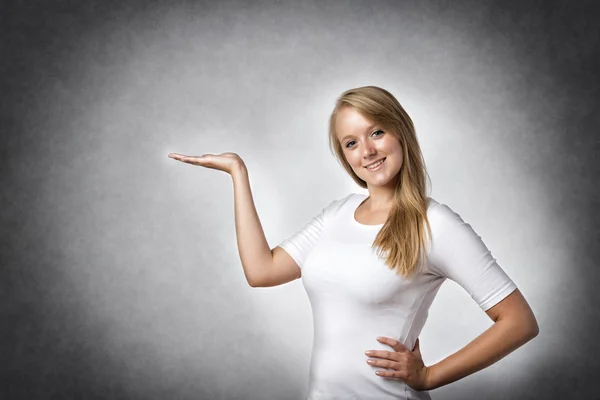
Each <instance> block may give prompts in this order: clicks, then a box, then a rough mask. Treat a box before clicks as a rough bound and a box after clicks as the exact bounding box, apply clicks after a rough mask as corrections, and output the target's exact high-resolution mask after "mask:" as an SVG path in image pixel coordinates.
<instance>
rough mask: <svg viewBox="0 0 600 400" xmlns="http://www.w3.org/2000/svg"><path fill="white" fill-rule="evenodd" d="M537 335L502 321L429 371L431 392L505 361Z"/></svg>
mask: <svg viewBox="0 0 600 400" xmlns="http://www.w3.org/2000/svg"><path fill="white" fill-rule="evenodd" d="M536 335H537V327H533V326H531V325H528V324H526V323H522V322H518V321H511V320H508V319H507V320H498V321H497V322H495V323H494V325H492V326H491V327H490V328H489V329H487V330H486V331H484V332H483V333H482V334H481V335H479V336H478V337H476V338H475V339H474V340H473V341H471V342H470V343H469V344H468V345H466V346H465V347H463V348H462V349H461V350H459V351H457V352H456V353H454V354H452V355H450V356H449V357H447V358H445V359H443V360H442V361H440V362H438V363H437V364H434V365H432V366H431V367H429V375H428V378H427V380H428V384H427V386H428V389H430V390H431V389H436V388H438V387H440V386H444V385H447V384H449V383H452V382H454V381H457V380H459V379H461V378H464V377H466V376H468V375H471V374H473V373H475V372H477V371H480V370H482V369H484V368H486V367H488V366H490V365H492V364H494V363H495V362H497V361H499V360H500V359H502V358H504V357H505V356H507V355H508V354H510V353H511V352H513V351H514V350H516V349H517V348H519V347H520V346H522V345H523V344H525V343H527V342H528V341H529V340H531V339H533V338H534V337H535V336H536Z"/></svg>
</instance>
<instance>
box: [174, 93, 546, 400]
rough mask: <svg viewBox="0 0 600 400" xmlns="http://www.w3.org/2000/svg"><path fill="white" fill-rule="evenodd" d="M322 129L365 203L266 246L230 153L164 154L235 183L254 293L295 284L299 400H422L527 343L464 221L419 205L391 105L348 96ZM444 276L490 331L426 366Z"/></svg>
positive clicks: (406, 126) (402, 117) (515, 297)
mask: <svg viewBox="0 0 600 400" xmlns="http://www.w3.org/2000/svg"><path fill="white" fill-rule="evenodd" d="M329 122H330V124H329V140H330V145H331V147H332V149H333V151H334V153H335V154H336V156H337V158H338V160H339V162H340V163H341V165H342V166H343V167H344V169H345V170H346V171H347V172H348V174H349V175H350V176H351V177H352V179H354V181H355V182H356V183H357V184H358V185H359V186H360V187H362V188H366V189H368V191H369V195H368V196H367V195H362V194H356V193H351V194H349V195H347V196H345V197H343V198H340V199H336V200H334V201H332V202H330V203H329V204H328V205H327V206H326V207H325V208H323V209H322V211H321V212H320V213H318V215H316V216H315V217H314V218H312V219H311V220H310V221H309V222H308V223H307V224H306V225H305V226H304V227H303V228H302V229H301V230H299V231H297V232H296V233H294V234H293V235H291V236H290V237H289V238H288V239H286V240H284V241H283V242H282V243H280V244H279V246H276V247H275V248H273V249H270V248H269V245H268V243H267V240H266V238H265V235H264V232H263V230H262V227H261V224H260V221H259V218H258V215H257V213H256V209H255V206H254V201H253V198H252V193H251V190H250V185H249V181H248V171H247V169H246V166H245V164H244V162H243V160H242V159H241V158H240V157H239V156H238V155H237V154H234V153H224V154H220V155H213V154H205V155H203V156H200V157H194V156H184V155H181V154H177V153H171V154H169V157H171V158H174V159H176V160H179V161H182V162H186V163H189V164H193V165H199V166H203V167H208V168H213V169H218V170H221V171H225V172H227V173H228V174H230V175H231V176H232V178H233V185H234V197H235V199H234V203H235V227H236V234H237V244H238V249H239V253H240V258H241V262H242V267H243V269H244V273H245V275H246V279H247V280H248V283H249V284H250V285H251V286H252V287H270V286H276V285H281V284H284V283H287V282H290V281H292V280H294V279H298V278H300V277H302V281H303V284H304V287H305V289H306V291H307V294H308V296H309V299H310V302H311V307H312V311H313V320H314V341H313V351H312V357H311V364H310V374H309V376H310V378H309V387H308V390H307V393H306V399H308V400H318V399H319V400H321V399H379V400H382V399H396V400H397V399H429V398H430V396H429V392H428V391H429V390H432V389H435V388H438V387H440V386H443V385H447V384H449V383H451V382H454V381H456V380H458V379H461V378H463V377H465V376H467V375H470V374H473V373H474V372H476V371H479V370H481V369H483V368H485V367H487V366H489V365H491V364H493V363H495V362H496V361H498V360H500V359H501V358H503V357H504V356H506V355H507V354H509V353H510V352H512V351H514V350H515V349H517V348H518V347H520V346H522V345H523V344H525V343H526V342H528V341H529V340H531V339H532V338H534V337H535V336H536V335H537V334H538V331H539V329H538V325H537V321H536V319H535V316H534V315H533V313H532V311H531V308H530V307H529V305H528V304H527V301H526V300H525V298H524V297H523V295H522V294H521V292H520V291H519V289H517V287H516V285H515V283H514V282H513V281H512V280H511V279H510V278H509V277H508V275H507V274H506V273H505V272H504V271H503V270H502V269H501V267H500V266H499V265H498V264H497V263H496V259H495V258H493V256H492V254H491V252H490V251H489V250H488V249H487V247H486V245H485V244H484V243H483V241H482V240H481V238H480V237H479V236H478V235H477V234H476V233H475V232H474V231H473V229H472V228H471V226H470V225H469V224H467V223H465V222H464V221H463V220H462V218H461V217H460V216H459V215H458V214H457V213H455V212H454V211H453V210H451V209H450V208H449V207H448V206H446V205H444V204H441V203H438V202H437V201H436V200H434V199H432V198H431V197H428V196H427V194H426V176H427V173H426V170H425V163H424V160H423V156H422V153H421V149H420V147H419V143H418V141H417V137H416V134H415V129H414V126H413V123H412V121H411V119H410V117H409V116H408V114H407V113H406V111H405V110H404V109H403V108H402V106H401V105H400V103H399V102H398V101H397V100H396V98H395V97H394V96H393V95H392V94H390V93H389V92H388V91H386V90H384V89H381V88H378V87H374V86H367V87H360V88H355V89H351V90H348V91H346V92H344V93H343V94H342V95H341V96H340V97H339V99H338V100H337V102H336V105H335V108H334V110H333V112H332V114H331V117H330V121H329ZM446 279H452V280H453V281H455V282H457V283H458V284H459V285H461V286H462V287H463V288H464V289H465V290H466V291H467V292H468V293H469V294H470V296H471V297H472V298H473V299H474V300H475V301H476V302H477V304H478V305H479V306H480V307H481V309H482V310H483V311H484V312H485V313H486V314H487V315H488V316H489V317H490V318H491V319H492V321H494V324H493V325H492V326H491V327H490V328H489V329H487V330H486V331H485V332H483V333H482V334H481V335H480V336H478V337H477V338H475V339H474V340H473V341H472V342H470V343H469V344H468V345H466V346H465V347H464V348H462V349H460V350H459V351H457V352H456V353H454V354H452V355H450V356H448V357H447V358H445V359H444V360H442V361H440V362H438V363H436V364H433V365H429V366H426V365H424V363H423V360H422V357H421V352H420V349H419V339H418V336H419V334H420V332H421V330H422V328H423V326H424V324H425V321H426V319H427V313H428V309H429V307H430V305H431V303H432V301H433V299H434V298H435V296H436V294H437V292H438V290H439V288H440V286H441V285H442V283H443V282H444V281H445V280H446Z"/></svg>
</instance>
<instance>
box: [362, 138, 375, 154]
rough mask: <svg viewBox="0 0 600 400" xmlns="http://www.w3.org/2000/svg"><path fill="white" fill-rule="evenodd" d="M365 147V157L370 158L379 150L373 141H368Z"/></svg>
mask: <svg viewBox="0 0 600 400" xmlns="http://www.w3.org/2000/svg"><path fill="white" fill-rule="evenodd" d="M363 149H364V150H363V157H365V158H369V157H371V156H373V155H374V154H375V153H377V150H376V149H375V145H374V144H373V142H371V141H367V142H366V143H365V147H364V148H363Z"/></svg>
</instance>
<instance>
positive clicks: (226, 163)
mask: <svg viewBox="0 0 600 400" xmlns="http://www.w3.org/2000/svg"><path fill="white" fill-rule="evenodd" d="M169 158H173V159H175V160H177V161H181V162H184V163H187V164H192V165H199V166H201V167H206V168H212V169H217V170H219V171H224V172H227V173H228V174H230V175H231V174H232V172H233V171H234V170H235V169H236V168H239V167H242V166H244V161H243V160H242V158H241V157H240V156H239V155H237V154H236V153H221V154H203V155H201V156H186V155H184V154H179V153H169Z"/></svg>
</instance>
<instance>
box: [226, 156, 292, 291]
mask: <svg viewBox="0 0 600 400" xmlns="http://www.w3.org/2000/svg"><path fill="white" fill-rule="evenodd" d="M231 177H232V179H233V193H234V212H235V231H236V237H237V245H238V251H239V254H240V260H241V262H242V268H243V269H244V274H245V275H246V280H247V281H248V284H249V285H250V286H252V287H271V286H277V285H282V284H284V283H287V282H290V281H293V280H295V279H298V278H300V276H301V271H300V268H299V267H298V265H297V264H296V262H295V261H294V260H293V259H292V257H291V256H290V255H289V254H288V253H287V252H286V251H285V250H283V249H282V248H281V247H279V246H277V247H275V248H274V249H273V250H271V249H270V248H269V244H268V243H267V239H266V237H265V234H264V231H263V228H262V225H261V223H260V219H259V217H258V213H257V212H256V207H255V205H254V199H253V197H252V190H251V189H250V181H249V178H248V170H247V168H246V166H245V164H244V163H243V161H242V162H240V163H236V164H235V165H234V166H233V167H232V169H231Z"/></svg>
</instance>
